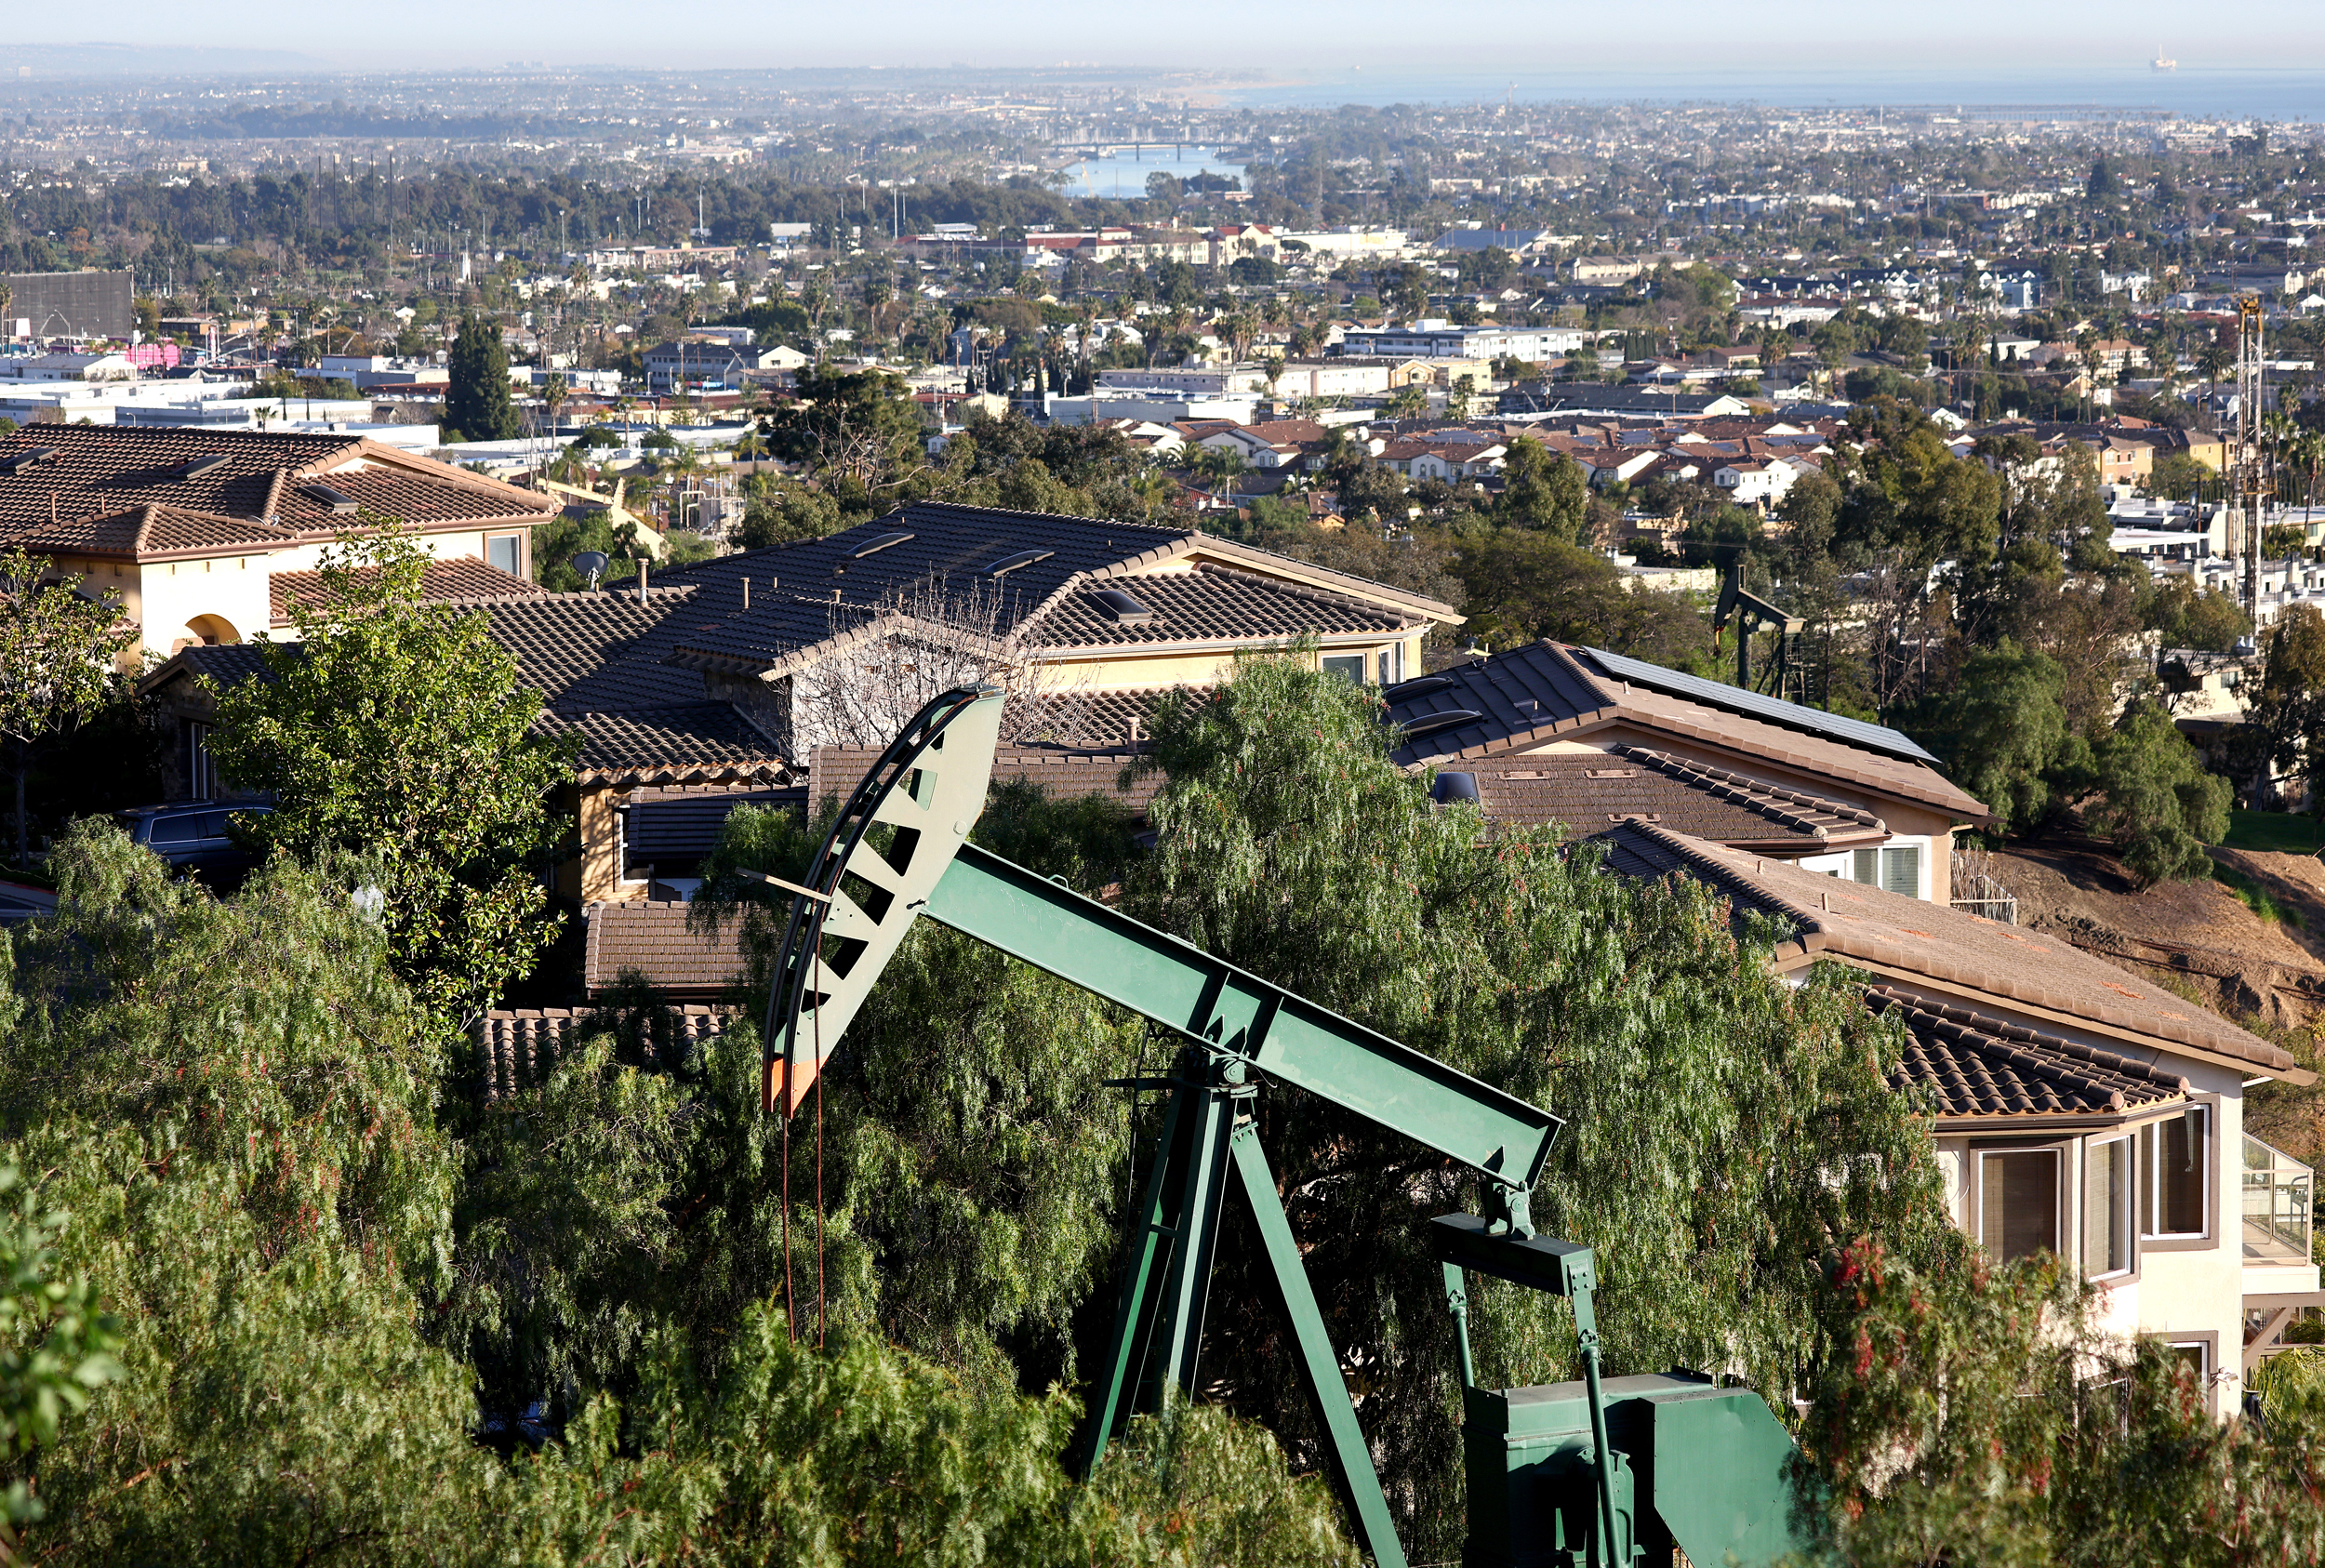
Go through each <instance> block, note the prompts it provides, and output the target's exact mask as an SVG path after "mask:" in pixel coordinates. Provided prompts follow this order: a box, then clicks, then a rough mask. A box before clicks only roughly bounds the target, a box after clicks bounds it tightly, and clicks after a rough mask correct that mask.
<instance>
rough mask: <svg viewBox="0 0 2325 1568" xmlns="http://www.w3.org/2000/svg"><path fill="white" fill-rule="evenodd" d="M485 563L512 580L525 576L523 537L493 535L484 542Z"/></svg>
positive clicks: (516, 535) (519, 535)
mask: <svg viewBox="0 0 2325 1568" xmlns="http://www.w3.org/2000/svg"><path fill="white" fill-rule="evenodd" d="M485 564H486V565H491V566H496V567H498V568H499V569H500V570H501V571H504V572H506V573H508V574H509V575H510V576H511V577H512V578H521V577H523V576H524V575H525V536H523V535H522V534H495V535H493V536H492V537H491V538H487V539H486V540H485Z"/></svg>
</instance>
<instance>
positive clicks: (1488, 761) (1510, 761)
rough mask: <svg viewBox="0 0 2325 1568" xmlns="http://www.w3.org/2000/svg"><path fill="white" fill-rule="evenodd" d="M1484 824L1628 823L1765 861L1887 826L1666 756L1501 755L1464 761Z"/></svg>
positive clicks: (1636, 749) (1587, 827)
mask: <svg viewBox="0 0 2325 1568" xmlns="http://www.w3.org/2000/svg"><path fill="white" fill-rule="evenodd" d="M1435 771H1439V772H1448V771H1453V772H1467V773H1468V774H1470V775H1471V776H1472V777H1475V778H1476V780H1477V785H1478V796H1479V804H1480V806H1481V808H1482V809H1483V811H1484V813H1485V816H1486V817H1487V818H1488V819H1489V820H1491V821H1495V822H1508V823H1512V824H1516V825H1521V826H1527V827H1539V826H1542V825H1545V824H1548V823H1550V822H1559V823H1562V824H1564V825H1565V827H1566V828H1567V829H1568V830H1569V831H1572V832H1574V833H1576V834H1579V835H1582V836H1585V837H1587V836H1588V835H1590V834H1592V833H1596V832H1600V831H1604V829H1605V828H1606V826H1607V824H1609V823H1612V822H1622V821H1628V820H1632V819H1637V820H1641V821H1647V822H1654V823H1659V824H1660V825H1662V826H1663V827H1666V828H1668V829H1671V830H1673V831H1677V832H1682V833H1688V834H1692V835H1694V837H1697V838H1705V839H1709V840H1712V841H1713V842H1714V843H1718V844H1729V845H1732V846H1734V847H1737V848H1749V849H1757V850H1760V851H1763V852H1765V853H1767V854H1771V855H1783V856H1802V855H1822V854H1826V853H1827V852H1829V851H1832V850H1836V849H1847V848H1853V847H1855V846H1857V845H1860V844H1880V843H1882V842H1883V841H1885V840H1886V839H1888V837H1889V836H1890V835H1889V829H1888V827H1887V826H1886V825H1885V824H1884V823H1883V822H1882V821H1881V819H1880V817H1876V816H1875V815H1874V814H1873V813H1871V812H1869V811H1864V810H1860V809H1858V808H1857V807H1855V806H1853V805H1847V804H1842V803H1840V802H1839V801H1828V800H1823V799H1820V798H1819V797H1817V796H1815V795H1811V794H1807V793H1805V792H1803V791H1796V790H1786V789H1782V788H1779V787H1777V786H1775V785H1773V784H1767V783H1764V782H1761V781H1760V780H1758V779H1754V778H1749V777H1746V776H1744V775H1743V774H1739V773H1730V772H1727V771H1725V770H1722V769H1720V768H1714V767H1708V766H1706V765H1704V764H1699V763H1694V762H1690V761H1688V760H1686V759H1685V758H1681V757H1675V756H1673V755H1671V754H1670V753H1669V752H1667V751H1655V750H1653V749H1652V748H1649V747H1644V746H1630V745H1618V746H1615V747H1613V748H1612V749H1610V750H1609V751H1604V752H1601V753H1595V754H1585V755H1581V756H1577V755H1575V754H1574V753H1572V752H1549V753H1529V752H1522V751H1520V752H1503V753H1501V754H1500V755H1497V756H1490V757H1480V758H1475V759H1464V760H1463V761H1462V763H1461V765H1460V767H1459V768H1457V769H1445V768H1441V769H1437V770H1435Z"/></svg>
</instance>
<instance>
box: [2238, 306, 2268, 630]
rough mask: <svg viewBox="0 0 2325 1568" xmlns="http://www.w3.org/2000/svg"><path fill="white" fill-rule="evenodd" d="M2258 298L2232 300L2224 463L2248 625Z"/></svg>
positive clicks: (2257, 591)
mask: <svg viewBox="0 0 2325 1568" xmlns="http://www.w3.org/2000/svg"><path fill="white" fill-rule="evenodd" d="M2263 320H2264V317H2263V315H2262V312H2261V299H2260V296H2259V295H2257V294H2240V295H2239V296H2237V428H2236V445H2235V446H2234V448H2233V449H2232V450H2231V451H2230V453H2229V458H2228V548H2229V551H2230V553H2231V554H2232V555H2233V556H2235V558H2236V559H2237V560H2238V561H2239V563H2240V564H2241V565H2242V570H2243V581H2242V582H2241V584H2240V585H2239V587H2240V590H2241V591H2240V592H2239V598H2240V599H2241V600H2242V602H2243V605H2244V613H2245V615H2246V616H2247V617H2249V618H2251V620H2252V625H2253V626H2254V627H2255V628H2257V627H2258V626H2259V625H2260V623H2261V528H2262V517H2261V502H2262V498H2263V497H2264V496H2265V494H2266V493H2267V487H2266V475H2265V472H2263V470H2264V468H2265V464H2266V461H2267V459H2266V458H2265V456H2264V455H2263V452H2262V444H2261V389H2262V383H2263V378H2264V375H2265V372H2264V370H2263V368H2262V365H2261V331H2262V323H2263Z"/></svg>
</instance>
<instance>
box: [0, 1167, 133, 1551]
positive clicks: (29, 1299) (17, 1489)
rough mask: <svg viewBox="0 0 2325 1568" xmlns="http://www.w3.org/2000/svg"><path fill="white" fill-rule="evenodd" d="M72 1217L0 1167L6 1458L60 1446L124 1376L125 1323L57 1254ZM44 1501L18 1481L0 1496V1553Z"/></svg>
mask: <svg viewBox="0 0 2325 1568" xmlns="http://www.w3.org/2000/svg"><path fill="white" fill-rule="evenodd" d="M72 1219H73V1216H71V1215H70V1214H68V1213H65V1212H64V1211H62V1210H60V1209H57V1208H55V1207H52V1206H51V1203H50V1202H49V1200H48V1198H47V1196H46V1195H45V1194H44V1193H43V1191H42V1189H41V1185H40V1184H39V1183H36V1182H30V1181H27V1180H25V1179H24V1175H23V1173H22V1172H21V1171H20V1170H19V1169H18V1168H17V1167H16V1166H14V1165H7V1164H0V1455H11V1456H15V1455H31V1454H32V1453H33V1451H34V1450H35V1449H38V1448H40V1447H42V1446H43V1445H45V1444H53V1443H54V1442H56V1441H57V1439H58V1437H59V1435H60V1433H61V1432H62V1431H63V1429H64V1418H65V1416H66V1415H68V1414H70V1415H78V1414H80V1413H81V1412H82V1411H85V1410H86V1409H87V1408H88V1402H89V1396H90V1394H91V1393H92V1392H94V1391H95V1390H97V1389H101V1388H103V1387H104V1386H105V1385H106V1384H108V1383H111V1382H113V1381H114V1380H115V1379H117V1378H118V1377H120V1376H121V1375H122V1365H121V1363H120V1362H118V1361H116V1360H114V1359H113V1351H115V1350H118V1349H121V1323H120V1321H119V1320H118V1319H116V1318H115V1317H114V1316H113V1314H112V1313H110V1312H107V1311H105V1310H104V1309H103V1304H102V1302H101V1300H100V1297H99V1296H98V1295H97V1292H96V1290H95V1289H94V1287H92V1286H91V1285H90V1283H89V1282H88V1280H87V1279H86V1277H85V1276H83V1275H81V1274H78V1273H73V1272H67V1271H64V1270H63V1269H61V1268H60V1262H59V1256H58V1248H59V1245H60V1242H64V1241H65V1239H66V1237H65V1232H66V1229H67V1227H68V1226H70V1225H71V1223H72ZM45 1511H46V1510H45V1508H44V1506H43V1504H42V1502H41V1500H40V1499H39V1498H38V1497H36V1496H34V1495H33V1491H32V1488H31V1487H30V1486H28V1485H27V1484H26V1483H25V1482H22V1481H16V1482H10V1483H9V1485H8V1488H7V1492H6V1493H5V1494H0V1551H5V1549H6V1548H7V1547H9V1546H12V1545H14V1542H13V1541H11V1540H10V1539H9V1538H8V1535H7V1526H11V1525H20V1524H25V1523H29V1522H32V1521H36V1520H38V1519H39V1518H40V1517H41V1516H42V1514H43V1513H44V1512H45Z"/></svg>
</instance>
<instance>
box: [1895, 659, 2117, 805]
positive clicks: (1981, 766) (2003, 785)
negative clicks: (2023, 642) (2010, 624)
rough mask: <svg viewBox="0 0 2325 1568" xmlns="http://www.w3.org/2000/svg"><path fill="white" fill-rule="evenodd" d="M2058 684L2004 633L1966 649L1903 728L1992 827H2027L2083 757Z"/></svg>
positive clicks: (2060, 679) (2051, 671) (2043, 663)
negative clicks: (1950, 675)
mask: <svg viewBox="0 0 2325 1568" xmlns="http://www.w3.org/2000/svg"><path fill="white" fill-rule="evenodd" d="M2065 686H2066V676H2065V673H2064V672H2063V671H2061V670H2060V669H2059V667H2058V665H2057V664H2056V663H2054V662H2053V660H2051V659H2049V658H2044V657H2043V656H2042V655H2041V654H2039V653H2035V652H2032V651H2030V650H2027V649H2025V648H2021V647H2020V646H2018V644H2015V643H2013V642H2012V641H2010V640H2009V639H2008V638H2005V639H2003V640H2002V641H2001V642H2000V644H1997V645H1995V646H1994V647H1991V648H1982V649H1980V650H1979V651H1977V652H1976V653H1973V654H1972V655H1971V656H1970V658H1968V659H1966V660H1965V661H1964V662H1963V664H1962V667H1961V671H1960V674H1959V675H1957V676H1956V677H1955V679H1954V680H1953V681H1952V682H1951V683H1950V684H1949V686H1948V689H1947V690H1946V692H1945V693H1944V694H1943V695H1942V696H1940V697H1937V698H1933V699H1931V700H1928V701H1925V702H1924V703H1923V705H1922V706H1923V708H1924V710H1925V711H1926V717H1922V718H1920V719H1918V720H1908V721H1907V728H1908V730H1909V731H1910V732H1911V733H1912V734H1914V735H1915V736H1917V737H1920V739H1921V740H1923V741H1924V742H1925V743H1927V744H1929V745H1930V746H1931V747H1932V748H1933V750H1935V751H1936V752H1937V754H1938V755H1939V756H1941V757H1943V758H1944V759H1945V760H1946V773H1947V775H1948V776H1949V777H1951V778H1952V779H1953V781H1954V782H1955V783H1957V784H1959V785H1960V786H1961V787H1962V789H1964V790H1965V791H1969V792H1970V793H1971V794H1973V795H1974V796H1976V797H1977V798H1978V800H1979V801H1980V802H1981V803H1983V804H1985V806H1986V809H1987V810H1989V811H1991V812H1993V813H1994V815H1995V817H1997V818H1998V823H1997V828H1998V831H2000V832H2009V833H2023V832H2028V831H2032V830H2033V829H2035V828H2037V827H2039V826H2040V825H2041V824H2042V823H2043V822H2044V821H2045V820H2046V819H2047V818H2048V817H2050V815H2051V814H2052V811H2053V808H2054V807H2055V805H2056V804H2058V798H2057V794H2056V791H2055V788H2054V785H2055V781H2056V780H2057V779H2058V778H2059V777H2061V776H2062V774H2069V775H2071V774H2073V773H2077V772H2079V771H2080V769H2081V768H2082V767H2083V766H2084V765H2085V764H2087V763H2088V759H2089V750H2088V748H2087V747H2085V746H2084V744H2083V742H2082V741H2081V739H2080V738H2079V737H2076V736H2074V735H2073V734H2072V733H2071V732H2070V731H2069V729H2068V727H2067V723H2066V704H2065V702H2064V700H2063V696H2062V694H2063V692H2064V689H2065Z"/></svg>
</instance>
